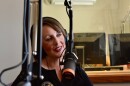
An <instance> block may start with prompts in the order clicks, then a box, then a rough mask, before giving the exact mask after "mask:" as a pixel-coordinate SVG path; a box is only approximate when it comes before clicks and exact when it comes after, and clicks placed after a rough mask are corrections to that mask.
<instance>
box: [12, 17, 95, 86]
mask: <svg viewBox="0 0 130 86" xmlns="http://www.w3.org/2000/svg"><path fill="white" fill-rule="evenodd" d="M42 22H43V27H42V39H43V40H42V48H43V50H42V51H43V53H42V55H43V58H42V65H41V66H42V75H43V76H44V79H43V80H39V83H37V82H36V81H37V80H36V78H33V79H32V80H31V84H32V86H37V84H40V86H93V85H92V83H91V81H90V80H89V78H88V76H87V75H86V73H85V72H84V71H83V70H82V68H81V67H79V66H76V71H75V77H74V79H72V80H69V81H68V80H64V79H63V78H62V69H63V66H61V65H59V63H60V61H61V60H62V59H63V56H64V52H65V48H66V33H65V30H64V28H63V26H62V25H61V24H60V22H59V21H57V20H56V19H54V18H52V17H43V21H42ZM35 59H36V61H35V62H34V63H33V75H36V74H37V72H38V63H37V58H35ZM20 75H22V74H20ZM20 75H19V76H18V78H17V79H16V80H15V82H14V84H13V86H14V85H15V84H17V82H19V81H21V80H22V79H24V75H23V76H21V77H22V78H20Z"/></svg>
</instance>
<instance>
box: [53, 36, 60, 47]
mask: <svg viewBox="0 0 130 86" xmlns="http://www.w3.org/2000/svg"><path fill="white" fill-rule="evenodd" d="M58 43H59V39H58V38H57V37H56V38H54V44H55V45H57V44H58Z"/></svg>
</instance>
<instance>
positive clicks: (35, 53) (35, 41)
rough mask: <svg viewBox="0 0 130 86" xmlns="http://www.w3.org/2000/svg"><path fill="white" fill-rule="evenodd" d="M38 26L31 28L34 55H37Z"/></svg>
mask: <svg viewBox="0 0 130 86" xmlns="http://www.w3.org/2000/svg"><path fill="white" fill-rule="evenodd" d="M37 29H38V28H37V24H34V25H33V26H32V28H31V43H32V54H33V55H34V56H36V55H37Z"/></svg>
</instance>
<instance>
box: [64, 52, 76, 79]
mask: <svg viewBox="0 0 130 86" xmlns="http://www.w3.org/2000/svg"><path fill="white" fill-rule="evenodd" d="M64 57H65V60H64V69H63V71H62V76H63V78H64V79H68V80H70V79H73V78H74V77H75V69H76V63H77V59H78V57H77V56H76V55H75V53H74V52H72V53H69V52H67V53H66V54H65V56H64Z"/></svg>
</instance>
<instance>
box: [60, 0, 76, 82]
mask: <svg viewBox="0 0 130 86" xmlns="http://www.w3.org/2000/svg"><path fill="white" fill-rule="evenodd" d="M64 5H65V6H66V8H68V9H69V10H68V11H67V14H68V16H69V20H70V32H69V40H68V43H67V45H66V47H67V50H66V52H67V53H66V54H65V56H64V62H63V65H64V68H63V71H62V76H63V79H67V80H70V79H73V78H74V77H75V70H76V64H77V59H78V57H77V56H76V55H75V53H74V52H73V43H74V42H73V23H72V22H73V20H72V19H73V14H72V9H71V0H65V2H64Z"/></svg>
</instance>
